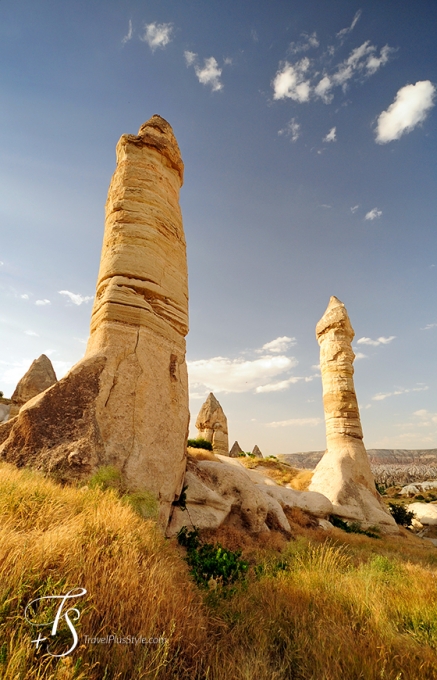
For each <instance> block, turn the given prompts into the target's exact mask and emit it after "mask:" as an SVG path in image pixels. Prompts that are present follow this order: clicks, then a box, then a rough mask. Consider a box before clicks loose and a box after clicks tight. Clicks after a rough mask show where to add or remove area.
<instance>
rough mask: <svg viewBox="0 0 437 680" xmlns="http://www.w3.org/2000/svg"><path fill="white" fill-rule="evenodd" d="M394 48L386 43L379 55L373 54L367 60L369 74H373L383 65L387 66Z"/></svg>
mask: <svg viewBox="0 0 437 680" xmlns="http://www.w3.org/2000/svg"><path fill="white" fill-rule="evenodd" d="M393 51H394V50H393V48H392V47H389V46H388V45H385V46H384V47H383V48H382V49H381V51H380V53H379V57H378V56H376V54H372V55H371V56H370V57H369V58H368V59H367V61H366V71H367V75H369V76H373V74H374V73H376V71H377V70H378V69H379V68H380V67H381V66H385V64H386V63H387V62H388V60H389V57H390V52H393Z"/></svg>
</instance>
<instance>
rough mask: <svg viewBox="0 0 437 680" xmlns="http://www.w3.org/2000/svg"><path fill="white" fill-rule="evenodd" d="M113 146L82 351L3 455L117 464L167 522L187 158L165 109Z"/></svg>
mask: <svg viewBox="0 0 437 680" xmlns="http://www.w3.org/2000/svg"><path fill="white" fill-rule="evenodd" d="M116 155H117V166H116V170H115V172H114V175H113V177H112V181H111V184H110V187H109V192H108V199H107V203H106V221H105V233H104V239H103V248H102V255H101V262H100V270H99V275H98V281H97V288H96V297H95V302H94V307H93V311H92V317H91V330H90V337H89V341H88V345H87V350H86V354H85V357H84V359H82V360H81V361H80V362H79V363H78V364H76V366H75V367H73V369H72V370H71V371H70V373H69V374H67V376H65V377H64V378H63V379H62V380H61V381H59V383H57V384H55V385H54V386H52V387H51V388H50V389H49V390H46V391H45V392H44V393H43V394H42V395H40V396H39V397H35V398H34V399H32V400H31V401H30V402H28V403H27V404H26V405H25V407H23V408H22V410H21V412H20V414H19V416H18V418H17V419H16V422H15V423H14V425H13V427H12V428H11V430H10V432H9V435H8V437H7V439H5V441H4V442H3V444H2V445H1V446H0V458H3V459H7V460H10V461H12V462H16V463H17V464H22V465H24V464H29V465H34V466H36V467H38V468H40V469H43V470H48V471H52V472H56V474H57V475H58V476H59V477H60V478H61V479H72V478H73V479H74V478H78V477H82V476H84V475H85V474H89V472H91V471H93V470H95V469H96V468H97V467H99V466H101V465H114V466H116V467H117V468H119V469H120V470H121V472H122V475H123V479H124V483H125V485H126V486H127V487H128V488H129V489H132V490H141V489H147V490H149V491H151V492H152V493H154V494H155V496H156V497H157V498H158V499H159V502H160V522H161V524H162V525H163V526H165V525H166V523H167V520H168V516H169V513H170V509H171V504H172V502H173V500H174V498H175V496H177V495H178V494H179V493H180V490H181V487H182V481H183V477H184V473H185V466H186V441H187V434H188V420H189V412H188V380H187V369H186V363H185V335H186V334H187V332H188V281H187V261H186V246H185V237H184V231H183V226H182V217H181V212H180V208H179V190H180V187H181V185H182V182H183V163H182V159H181V155H180V151H179V147H178V144H177V141H176V139H175V137H174V134H173V131H172V129H171V127H170V125H169V124H168V123H167V122H166V121H165V120H164V119H163V118H161V117H160V116H153V117H152V118H151V119H150V120H149V121H147V123H145V124H144V125H142V126H141V128H140V130H139V133H138V135H122V137H121V138H120V140H119V142H118V144H117V150H116ZM3 427H5V425H2V426H0V441H1V438H2V437H1V428H3Z"/></svg>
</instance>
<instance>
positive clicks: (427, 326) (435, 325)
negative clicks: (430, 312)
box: [420, 323, 437, 331]
mask: <svg viewBox="0 0 437 680" xmlns="http://www.w3.org/2000/svg"><path fill="white" fill-rule="evenodd" d="M431 328H437V323H428V324H427V325H426V326H425V327H424V328H421V329H420V330H421V331H429V330H430V329H431Z"/></svg>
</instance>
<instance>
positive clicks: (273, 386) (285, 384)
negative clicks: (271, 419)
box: [255, 375, 319, 394]
mask: <svg viewBox="0 0 437 680" xmlns="http://www.w3.org/2000/svg"><path fill="white" fill-rule="evenodd" d="M318 377H319V376H318V375H309V376H307V377H305V378H304V377H299V376H293V377H291V378H287V379H286V380H280V381H279V382H276V383H268V384H267V385H260V386H259V387H257V388H256V390H255V392H256V393H257V394H262V393H263V392H283V391H284V390H286V389H288V388H289V387H290V385H295V384H296V383H298V382H301V380H303V381H304V382H312V381H313V380H314V378H318Z"/></svg>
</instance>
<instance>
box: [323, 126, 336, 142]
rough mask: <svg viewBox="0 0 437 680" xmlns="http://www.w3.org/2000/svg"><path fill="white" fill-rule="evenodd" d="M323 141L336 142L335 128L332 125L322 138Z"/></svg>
mask: <svg viewBox="0 0 437 680" xmlns="http://www.w3.org/2000/svg"><path fill="white" fill-rule="evenodd" d="M323 141H324V142H336V141H337V128H336V127H333V128H331V129H330V130H329V132H328V134H327V135H326V137H324V138H323Z"/></svg>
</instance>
